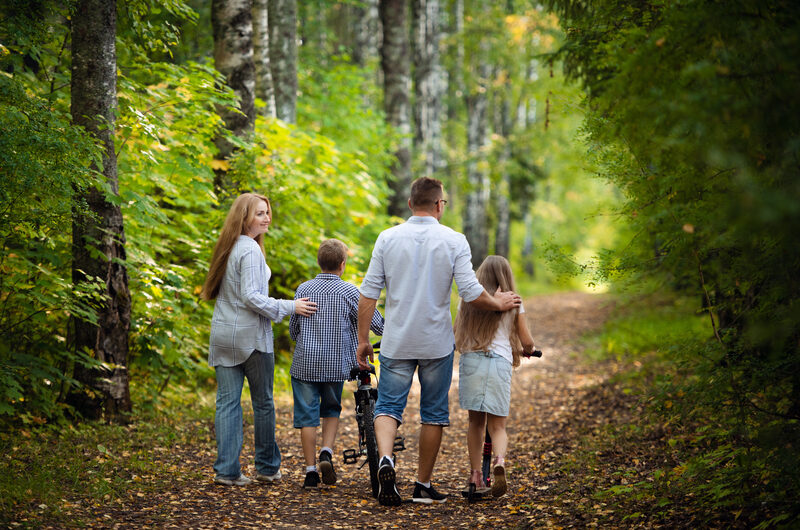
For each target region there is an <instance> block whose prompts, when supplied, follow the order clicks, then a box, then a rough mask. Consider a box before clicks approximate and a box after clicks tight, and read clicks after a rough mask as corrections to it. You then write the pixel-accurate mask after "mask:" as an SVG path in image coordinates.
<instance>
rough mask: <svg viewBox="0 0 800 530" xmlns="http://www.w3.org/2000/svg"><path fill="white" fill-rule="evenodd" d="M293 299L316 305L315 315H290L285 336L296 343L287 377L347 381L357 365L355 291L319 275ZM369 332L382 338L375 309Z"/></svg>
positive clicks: (331, 277)
mask: <svg viewBox="0 0 800 530" xmlns="http://www.w3.org/2000/svg"><path fill="white" fill-rule="evenodd" d="M294 296H295V299H298V298H306V297H308V298H310V299H311V301H312V302H316V303H317V312H316V313H314V314H313V315H312V316H310V317H304V316H299V315H295V314H293V315H292V317H291V319H290V320H289V333H290V334H291V336H292V339H293V340H295V341H296V342H297V345H296V346H295V349H294V358H293V359H292V368H291V370H290V371H289V373H290V374H291V376H292V377H294V378H295V379H299V380H301V381H311V382H335V381H346V380H348V379H350V370H351V369H352V368H353V367H354V366H356V364H358V363H357V362H356V347H357V346H358V337H357V335H358V297H359V293H358V287H356V286H355V285H353V284H352V283H348V282H346V281H344V280H342V279H341V278H339V277H338V276H337V275H335V274H330V273H325V272H323V273H321V274H318V275H317V277H316V278H314V279H313V280H309V281H307V282H305V283H303V284H301V285H300V287H298V288H297V291H296V292H295V295H294ZM370 329H371V330H372V331H373V332H375V334H376V335H382V334H383V316H382V315H381V314H380V313H379V312H378V310H377V309H376V310H375V314H374V315H372V323H371V325H370Z"/></svg>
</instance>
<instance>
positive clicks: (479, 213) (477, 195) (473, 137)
mask: <svg viewBox="0 0 800 530" xmlns="http://www.w3.org/2000/svg"><path fill="white" fill-rule="evenodd" d="M486 55H487V49H486V43H485V42H483V41H482V42H481V44H480V47H479V51H478V53H477V54H476V56H474V57H472V58H471V59H472V61H473V62H474V66H473V72H474V75H473V78H474V86H472V87H470V93H469V95H468V96H467V153H468V160H467V185H468V191H467V200H466V207H465V208H464V214H463V219H464V235H465V236H466V237H467V240H468V241H469V244H470V247H471V248H472V264H473V265H474V266H476V267H477V266H478V265H480V264H481V262H483V260H484V259H485V258H486V256H487V255H488V253H489V230H488V228H489V227H488V216H487V208H488V204H489V175H488V172H487V171H486V164H485V163H483V162H484V161H485V158H486V140H487V121H488V120H487V116H486V114H487V105H488V101H487V95H486V94H487V91H488V78H489V67H488V65H487V63H486Z"/></svg>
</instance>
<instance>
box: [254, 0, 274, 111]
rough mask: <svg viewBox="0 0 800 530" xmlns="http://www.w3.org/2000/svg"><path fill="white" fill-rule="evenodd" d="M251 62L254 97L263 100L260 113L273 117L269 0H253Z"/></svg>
mask: <svg viewBox="0 0 800 530" xmlns="http://www.w3.org/2000/svg"><path fill="white" fill-rule="evenodd" d="M253 62H254V63H255V69H256V97H257V98H259V99H260V100H261V101H263V102H264V107H263V108H262V109H261V111H260V114H261V115H262V116H264V117H265V118H274V117H275V87H274V85H273V83H272V70H271V69H270V64H269V0H253Z"/></svg>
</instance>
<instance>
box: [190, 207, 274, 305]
mask: <svg viewBox="0 0 800 530" xmlns="http://www.w3.org/2000/svg"><path fill="white" fill-rule="evenodd" d="M262 201H263V202H265V203H267V211H268V212H270V214H271V213H272V207H271V206H270V204H269V199H268V198H266V197H265V196H264V195H259V194H257V193H242V194H241V195H239V196H238V197H236V200H235V201H233V204H232V205H231V209H230V210H229V211H228V216H227V217H226V218H225V224H223V225H222V232H220V234H219V239H217V244H216V245H214V252H213V253H212V254H211V264H210V265H209V266H208V276H206V281H205V283H204V284H203V290H202V291H201V292H200V296H202V297H203V299H204V300H214V299H215V298H216V297H217V295H218V294H219V286H220V284H221V283H222V278H223V276H225V268H226V267H227V266H228V257H229V256H230V255H231V250H233V245H234V244H235V243H236V240H237V239H238V238H239V236H241V235H247V231H248V229H249V228H250V225H251V224H252V222H253V219H254V218H255V216H256V210H258V206H259V205H260V203H261V202H262ZM255 240H256V243H258V246H259V247H260V248H261V252H262V253H264V234H259V235H257V236H256V237H255Z"/></svg>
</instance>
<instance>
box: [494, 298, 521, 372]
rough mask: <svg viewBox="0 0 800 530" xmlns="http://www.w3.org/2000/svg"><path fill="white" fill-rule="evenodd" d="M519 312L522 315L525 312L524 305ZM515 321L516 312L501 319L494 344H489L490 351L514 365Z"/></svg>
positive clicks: (510, 312)
mask: <svg viewBox="0 0 800 530" xmlns="http://www.w3.org/2000/svg"><path fill="white" fill-rule="evenodd" d="M519 312H520V314H522V313H524V312H525V308H524V307H522V305H520V306H519ZM514 320H515V313H514V311H508V312H506V314H505V315H503V318H502V319H500V325H499V326H497V331H495V333H494V337H493V338H492V342H491V343H489V351H492V352H494V353H496V354H497V355H499V356H500V357H502V358H503V359H506V360H507V361H508V362H510V363H512V364H513V363H514V357H513V355H512V354H511V330H512V329H513V327H514V324H515V322H514Z"/></svg>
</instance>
